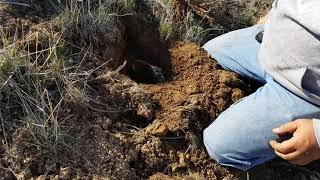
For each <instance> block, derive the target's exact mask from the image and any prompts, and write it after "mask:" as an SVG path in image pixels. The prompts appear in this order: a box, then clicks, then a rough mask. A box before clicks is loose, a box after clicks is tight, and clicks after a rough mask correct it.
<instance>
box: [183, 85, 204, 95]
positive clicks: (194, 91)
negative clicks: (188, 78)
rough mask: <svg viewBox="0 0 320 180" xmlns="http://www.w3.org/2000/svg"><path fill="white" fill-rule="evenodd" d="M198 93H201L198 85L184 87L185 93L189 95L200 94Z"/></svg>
mask: <svg viewBox="0 0 320 180" xmlns="http://www.w3.org/2000/svg"><path fill="white" fill-rule="evenodd" d="M200 91H201V88H200V85H199V84H191V85H189V86H187V87H186V93H187V94H189V95H190V94H197V93H200Z"/></svg>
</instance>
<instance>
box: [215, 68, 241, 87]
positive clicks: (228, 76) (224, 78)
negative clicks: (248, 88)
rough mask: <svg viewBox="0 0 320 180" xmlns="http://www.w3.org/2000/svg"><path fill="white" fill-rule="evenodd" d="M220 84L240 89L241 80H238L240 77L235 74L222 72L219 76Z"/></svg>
mask: <svg viewBox="0 0 320 180" xmlns="http://www.w3.org/2000/svg"><path fill="white" fill-rule="evenodd" d="M219 83H223V84H225V85H227V86H230V87H238V86H239V85H240V84H241V80H239V79H238V76H237V75H236V74H235V73H232V72H228V71H222V72H221V73H220V74H219Z"/></svg>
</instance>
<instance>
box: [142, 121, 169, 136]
mask: <svg viewBox="0 0 320 180" xmlns="http://www.w3.org/2000/svg"><path fill="white" fill-rule="evenodd" d="M145 130H146V132H147V133H149V134H152V135H154V136H165V135H167V133H168V132H169V129H168V126H167V125H166V124H164V123H162V122H155V123H153V124H150V125H149V126H148V127H146V129H145Z"/></svg>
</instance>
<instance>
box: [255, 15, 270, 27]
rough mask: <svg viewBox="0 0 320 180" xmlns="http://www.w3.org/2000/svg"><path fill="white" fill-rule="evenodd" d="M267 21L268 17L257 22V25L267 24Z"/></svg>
mask: <svg viewBox="0 0 320 180" xmlns="http://www.w3.org/2000/svg"><path fill="white" fill-rule="evenodd" d="M267 19H268V18H267V16H263V17H260V19H259V21H258V22H257V25H258V24H264V23H266V21H267Z"/></svg>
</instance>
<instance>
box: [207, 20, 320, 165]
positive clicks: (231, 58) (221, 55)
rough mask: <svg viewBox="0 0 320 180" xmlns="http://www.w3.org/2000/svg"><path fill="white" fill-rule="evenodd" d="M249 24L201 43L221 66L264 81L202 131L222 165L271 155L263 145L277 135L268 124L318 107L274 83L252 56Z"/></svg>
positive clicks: (310, 114) (254, 47)
mask: <svg viewBox="0 0 320 180" xmlns="http://www.w3.org/2000/svg"><path fill="white" fill-rule="evenodd" d="M262 29H263V26H261V25H260V26H253V27H250V28H246V29H241V30H237V31H233V32H230V33H228V34H225V35H222V36H220V37H217V38H215V39H213V40H211V41H209V42H208V43H206V44H205V45H204V46H203V48H204V49H205V50H206V51H208V53H209V54H210V55H211V56H212V58H214V59H215V60H217V61H218V63H219V64H220V65H221V66H222V67H223V68H225V69H227V70H231V71H235V72H237V73H239V74H240V75H242V76H244V77H247V78H251V79H254V80H256V81H259V82H261V83H263V84H264V86H263V87H261V88H259V89H258V90H257V91H256V92H255V93H253V94H251V95H250V96H248V97H246V98H244V99H243V100H241V101H240V102H238V103H235V104H234V105H232V106H231V107H230V108H228V109H227V110H226V111H224V112H223V113H222V114H221V115H220V116H219V117H218V118H217V119H216V120H215V121H214V122H213V123H212V124H211V125H210V126H209V127H208V128H206V129H205V130H204V132H203V138H204V144H205V146H206V148H207V151H208V153H209V155H210V156H211V157H212V158H213V159H215V160H216V161H217V162H219V163H220V164H222V165H226V166H231V167H234V168H237V169H241V170H248V169H250V168H251V167H253V166H256V165H258V164H261V163H264V162H266V161H268V160H271V159H273V158H274V157H276V155H275V154H274V152H273V150H272V149H271V147H270V146H269V143H268V142H269V141H270V140H271V139H275V140H279V138H278V136H277V135H275V134H273V133H272V129H273V128H275V127H278V126H279V125H281V124H284V123H287V122H289V121H292V120H295V119H298V118H310V119H312V118H318V119H319V117H320V109H319V107H317V106H315V105H313V104H311V103H309V102H307V101H305V100H303V99H302V98H300V97H298V96H296V95H295V94H293V93H292V92H290V91H288V90H287V89H285V88H284V87H283V86H281V85H280V84H278V83H277V82H275V81H274V80H273V79H272V78H271V77H270V76H269V75H268V74H266V73H265V71H264V70H263V69H262V67H261V65H260V63H259V61H258V58H257V57H258V52H259V48H260V44H259V43H258V42H257V41H256V40H255V36H256V34H257V33H259V32H260V31H261V30H262Z"/></svg>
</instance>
